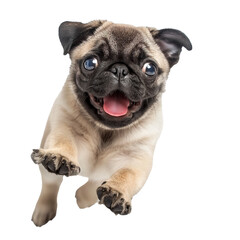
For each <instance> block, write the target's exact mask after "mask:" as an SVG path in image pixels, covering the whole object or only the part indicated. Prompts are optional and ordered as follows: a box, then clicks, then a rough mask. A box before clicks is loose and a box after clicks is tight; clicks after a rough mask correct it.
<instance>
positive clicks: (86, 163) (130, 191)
mask: <svg viewBox="0 0 240 240" xmlns="http://www.w3.org/2000/svg"><path fill="white" fill-rule="evenodd" d="M59 38H60V41H61V44H62V46H63V49H64V54H69V55H70V58H71V67H70V73H69V76H68V78H67V80H66V83H65V85H64V87H63V89H62V91H61V92H60V94H59V96H58V97H57V99H56V101H55V103H54V105H53V107H52V110H51V113H50V116H49V119H48V121H47V125H46V129H45V132H44V135H43V138H42V142H41V146H40V148H39V149H34V150H33V152H32V155H31V157H32V160H33V161H34V162H35V163H36V164H39V167H40V171H41V174H42V191H41V194H40V197H39V199H38V202H37V204H36V207H35V210H34V213H33V216H32V221H33V222H34V223H35V225H36V226H42V225H44V224H46V223H47V222H48V221H49V220H52V219H53V218H54V217H55V215H56V210H57V194H58V190H59V187H60V185H61V183H62V180H63V176H64V175H65V176H73V175H82V176H85V177H88V179H89V180H88V182H87V183H86V184H85V185H83V186H81V187H80V188H79V189H78V190H77V191H76V199H77V204H78V206H79V207H80V208H86V207H90V206H91V205H93V204H95V203H96V202H97V201H98V200H99V203H100V204H104V205H105V206H106V207H107V208H109V209H110V210H111V211H112V212H114V213H115V214H120V215H126V214H129V213H130V212H131V199H132V197H133V196H134V195H135V194H136V193H137V192H138V191H139V190H140V189H141V188H142V186H143V185H144V183H145V181H146V180H147V177H148V175H149V173H150V171H151V167H152V159H153V152H154V148H155V145H156V142H157V139H158V137H159V135H160V133H161V129H162V107H161V96H162V93H163V92H164V89H165V84H166V80H167V77H168V74H169V71H170V68H171V67H172V66H173V65H174V64H176V63H177V62H178V60H179V55H180V52H181V50H182V47H185V48H186V49H187V50H191V49H192V45H191V43H190V41H189V39H188V38H187V36H186V35H185V34H184V33H182V32H180V31H178V30H175V29H163V30H157V29H155V28H148V27H134V26H131V25H123V24H114V23H112V22H109V21H92V22H89V23H86V24H83V23H80V22H63V23H62V24H61V25H60V27H59Z"/></svg>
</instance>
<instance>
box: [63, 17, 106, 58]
mask: <svg viewBox="0 0 240 240" xmlns="http://www.w3.org/2000/svg"><path fill="white" fill-rule="evenodd" d="M104 22H105V21H92V22H89V23H85V24H84V23H81V22H63V23H62V24H61V25H60V26H59V38H60V42H61V44H62V46H63V50H64V53H63V54H64V55H66V54H68V53H69V52H70V50H71V49H72V48H74V47H76V46H77V45H79V44H80V43H82V42H83V41H85V40H86V39H87V38H88V37H89V36H91V35H93V34H94V32H95V31H96V29H97V28H98V27H100V26H101V25H102V24H103V23H104Z"/></svg>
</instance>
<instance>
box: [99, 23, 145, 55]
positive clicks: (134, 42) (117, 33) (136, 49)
mask: <svg viewBox="0 0 240 240" xmlns="http://www.w3.org/2000/svg"><path fill="white" fill-rule="evenodd" d="M100 35H101V38H100V39H101V41H102V42H101V41H100V42H99V43H100V46H101V47H102V48H104V50H105V53H106V54H107V53H108V54H109V55H111V56H113V55H114V56H115V57H119V58H121V57H122V58H124V57H127V56H133V57H134V56H135V55H138V54H140V51H141V52H144V49H145V50H148V51H149V50H150V46H149V44H148V43H147V41H146V36H144V34H143V33H142V32H141V31H139V30H138V29H137V28H134V27H131V26H128V25H114V26H112V27H109V28H108V29H107V30H106V31H105V32H102V33H101V34H100Z"/></svg>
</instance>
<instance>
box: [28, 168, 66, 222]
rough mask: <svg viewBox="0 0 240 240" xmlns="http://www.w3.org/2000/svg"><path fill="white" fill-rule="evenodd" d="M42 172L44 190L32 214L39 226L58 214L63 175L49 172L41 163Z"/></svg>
mask: <svg viewBox="0 0 240 240" xmlns="http://www.w3.org/2000/svg"><path fill="white" fill-rule="evenodd" d="M40 171H41V174H42V191H41V194H40V196H39V199H38V201H37V204H36V207H35V210H34V212H33V215H32V221H33V222H34V224H35V225H36V226H38V227H41V226H42V225H44V224H46V223H47V222H48V221H49V220H52V219H53V218H54V217H55V216H56V211H57V194H58V190H59V187H60V185H61V183H62V180H63V177H62V176H59V175H55V174H53V173H49V172H48V171H47V170H46V169H45V168H44V167H43V166H41V165H40Z"/></svg>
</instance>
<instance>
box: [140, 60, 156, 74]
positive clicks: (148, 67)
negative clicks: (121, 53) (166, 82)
mask: <svg viewBox="0 0 240 240" xmlns="http://www.w3.org/2000/svg"><path fill="white" fill-rule="evenodd" d="M142 71H143V72H144V73H145V74H146V75H148V76H154V75H155V74H156V71H157V70H156V67H155V65H154V64H153V63H145V64H144V65H143V68H142Z"/></svg>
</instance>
